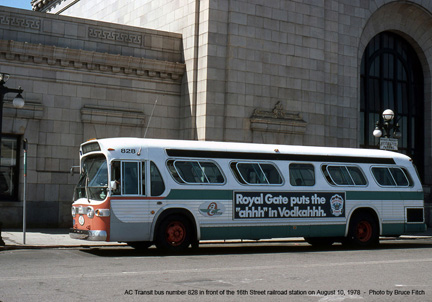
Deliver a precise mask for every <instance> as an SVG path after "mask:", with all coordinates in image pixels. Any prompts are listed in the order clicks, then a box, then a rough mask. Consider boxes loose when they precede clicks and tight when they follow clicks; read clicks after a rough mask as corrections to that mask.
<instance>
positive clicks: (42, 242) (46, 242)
mask: <svg viewBox="0 0 432 302" xmlns="http://www.w3.org/2000/svg"><path fill="white" fill-rule="evenodd" d="M1 237H2V239H3V241H4V243H5V246H1V245H0V251H1V250H4V249H26V248H27V249H37V248H59V247H86V246H126V244H125V243H118V242H105V241H87V240H78V239H72V238H70V237H69V229H30V230H27V231H26V239H25V241H26V244H23V239H24V238H23V231H22V230H19V229H13V230H3V231H2V232H1Z"/></svg>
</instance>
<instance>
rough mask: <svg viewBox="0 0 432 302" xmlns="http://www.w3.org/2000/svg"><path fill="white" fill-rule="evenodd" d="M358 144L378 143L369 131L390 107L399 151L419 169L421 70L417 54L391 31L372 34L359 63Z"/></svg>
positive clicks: (371, 145) (370, 146)
mask: <svg viewBox="0 0 432 302" xmlns="http://www.w3.org/2000/svg"><path fill="white" fill-rule="evenodd" d="M360 85H361V87H360V89H361V93H360V118H361V133H360V145H361V147H364V148H374V147H377V146H378V142H379V141H378V139H376V138H375V137H374V136H373V135H372V132H373V130H374V129H375V123H376V122H377V121H379V120H380V119H382V118H381V113H382V112H383V111H384V110H385V109H392V110H393V111H394V113H395V118H394V120H395V121H397V123H398V124H399V129H400V132H401V134H402V136H401V138H400V139H399V152H402V153H405V154H407V155H409V156H410V157H411V158H413V160H414V162H415V163H416V164H417V167H418V169H419V172H421V171H422V170H423V154H424V143H423V141H424V125H423V102H424V96H423V95H424V94H423V71H422V68H421V65H420V61H419V59H418V57H417V54H416V53H415V52H414V49H413V48H412V47H411V45H410V44H409V43H408V42H407V41H406V40H405V39H403V38H402V37H400V36H399V35H397V34H394V33H391V32H383V33H380V34H378V35H377V36H375V37H374V38H373V39H372V40H371V41H370V42H369V44H368V46H367V47H366V50H365V52H364V54H363V58H362V63H361V83H360Z"/></svg>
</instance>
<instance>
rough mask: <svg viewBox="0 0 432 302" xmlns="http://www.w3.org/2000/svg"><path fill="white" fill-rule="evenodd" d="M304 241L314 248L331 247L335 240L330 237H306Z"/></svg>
mask: <svg viewBox="0 0 432 302" xmlns="http://www.w3.org/2000/svg"><path fill="white" fill-rule="evenodd" d="M304 240H305V241H306V242H307V243H309V244H310V245H312V246H314V247H327V246H331V245H332V244H333V243H334V242H335V240H334V239H333V238H329V237H305V238H304Z"/></svg>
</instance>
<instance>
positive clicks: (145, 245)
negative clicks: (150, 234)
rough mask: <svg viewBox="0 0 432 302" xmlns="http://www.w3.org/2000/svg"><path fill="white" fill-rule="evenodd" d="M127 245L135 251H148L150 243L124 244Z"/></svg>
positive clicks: (135, 242)
mask: <svg viewBox="0 0 432 302" xmlns="http://www.w3.org/2000/svg"><path fill="white" fill-rule="evenodd" d="M126 243H127V245H129V246H130V247H133V248H134V249H136V250H146V249H148V248H149V247H150V246H151V245H152V243H151V242H149V241H134V242H126Z"/></svg>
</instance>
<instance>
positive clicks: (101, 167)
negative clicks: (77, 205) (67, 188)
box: [74, 155, 108, 200]
mask: <svg viewBox="0 0 432 302" xmlns="http://www.w3.org/2000/svg"><path fill="white" fill-rule="evenodd" d="M107 189H108V169H107V161H106V159H105V157H104V156H103V155H96V156H89V157H86V158H84V159H83V162H82V168H81V174H80V180H79V181H78V184H77V186H76V188H75V194H74V195H75V196H74V200H77V199H79V198H87V199H88V200H90V199H93V200H104V199H105V198H106V196H107Z"/></svg>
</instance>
